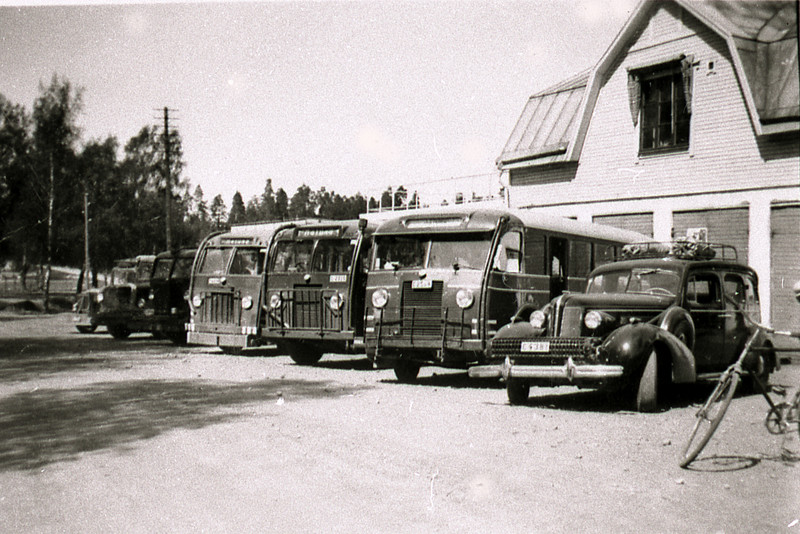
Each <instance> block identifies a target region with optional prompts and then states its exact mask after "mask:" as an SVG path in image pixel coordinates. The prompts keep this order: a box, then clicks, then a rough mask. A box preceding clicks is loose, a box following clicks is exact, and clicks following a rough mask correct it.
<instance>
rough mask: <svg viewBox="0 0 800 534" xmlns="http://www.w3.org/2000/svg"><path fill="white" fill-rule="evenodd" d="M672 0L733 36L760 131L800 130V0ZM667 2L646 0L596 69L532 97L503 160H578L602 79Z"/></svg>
mask: <svg viewBox="0 0 800 534" xmlns="http://www.w3.org/2000/svg"><path fill="white" fill-rule="evenodd" d="M672 1H673V2H675V3H676V4H678V5H679V6H680V7H681V8H683V9H685V10H686V11H688V12H689V13H691V14H692V15H693V16H695V17H696V18H697V19H698V20H700V21H701V22H703V23H704V24H706V25H707V26H708V27H709V28H711V29H712V30H713V31H715V32H716V33H717V34H718V35H720V36H721V37H722V38H723V39H724V40H725V42H726V43H727V45H728V49H729V51H730V54H731V57H732V58H733V63H734V68H735V69H736V71H737V74H738V78H739V80H741V81H742V92H743V94H744V98H745V104H746V106H747V109H748V112H749V114H750V118H751V121H752V124H753V127H754V130H755V132H756V135H759V136H760V135H765V134H771V133H779V132H786V131H796V130H798V129H800V87H799V84H800V82H799V81H798V80H800V76H799V75H798V48H797V44H798V38H797V33H798V30H797V11H798V7H797V2H796V1H792V0H765V1H759V2H753V1H751V0H672ZM660 3H661V1H660V0H641V1H640V3H639V5H638V6H637V7H636V9H634V11H633V13H632V14H631V17H630V18H629V19H628V21H627V22H626V23H625V25H624V26H623V28H622V30H621V31H620V32H619V34H618V35H617V37H616V38H615V39H614V41H613V42H612V44H611V46H610V47H609V48H608V50H607V51H606V52H605V54H604V55H603V56H602V58H601V59H600V61H599V62H598V63H597V65H595V67H594V68H592V69H590V70H588V71H586V72H583V73H580V74H578V75H576V76H573V77H572V78H569V79H567V80H565V81H563V82H561V83H559V84H557V85H554V86H552V87H550V88H548V89H545V90H544V91H541V92H538V93H536V94H534V95H533V96H531V97H530V98H529V99H528V102H527V103H526V104H525V108H524V109H523V111H522V115H521V116H520V118H519V120H518V121H517V125H516V126H515V127H514V130H513V132H512V134H511V136H510V137H509V139H508V141H507V142H506V145H505V147H504V148H503V152H502V154H501V155H500V157H499V158H498V159H497V165H498V167H500V168H501V169H509V168H514V167H521V166H527V165H531V164H536V165H542V164H551V163H558V162H567V161H573V162H575V161H578V158H579V156H580V152H581V149H582V147H583V141H584V139H585V136H586V131H587V129H588V125H589V121H590V119H591V114H592V112H593V110H594V104H595V102H596V100H597V96H598V93H599V91H600V85H601V83H600V81H601V80H602V79H604V77H605V75H606V73H607V72H608V71H609V70H610V69H612V68H613V67H614V64H615V61H616V60H617V58H618V56H619V54H621V53H623V52H624V51H625V49H626V46H627V43H628V42H629V40H630V39H631V38H632V37H633V36H634V35H635V34H636V32H638V31H640V30H641V29H642V28H643V27H644V26H645V25H646V24H647V23H648V21H649V19H650V17H651V16H652V13H653V11H654V10H656V9H657V8H658V6H659V4H660Z"/></svg>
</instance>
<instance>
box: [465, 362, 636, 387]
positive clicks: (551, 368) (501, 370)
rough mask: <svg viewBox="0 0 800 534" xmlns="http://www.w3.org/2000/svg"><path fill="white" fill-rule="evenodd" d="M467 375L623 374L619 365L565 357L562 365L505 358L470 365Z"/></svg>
mask: <svg viewBox="0 0 800 534" xmlns="http://www.w3.org/2000/svg"><path fill="white" fill-rule="evenodd" d="M468 372H469V376H471V377H473V378H503V379H504V380H508V379H509V378H527V379H548V380H561V381H566V382H573V381H598V382H600V381H604V380H608V379H613V378H620V377H621V376H623V374H624V368H623V367H622V366H621V365H603V364H600V365H598V364H581V363H575V362H574V361H573V359H572V358H567V361H566V362H564V365H527V364H516V365H515V364H513V363H512V362H511V359H510V358H506V359H505V361H504V362H503V363H502V364H500V365H479V366H475V367H470V369H469V371H468Z"/></svg>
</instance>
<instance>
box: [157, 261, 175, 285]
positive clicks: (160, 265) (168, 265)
mask: <svg viewBox="0 0 800 534" xmlns="http://www.w3.org/2000/svg"><path fill="white" fill-rule="evenodd" d="M172 261H173V260H172V258H158V259H157V260H156V266H155V267H153V280H166V279H168V278H169V271H170V270H171V269H172Z"/></svg>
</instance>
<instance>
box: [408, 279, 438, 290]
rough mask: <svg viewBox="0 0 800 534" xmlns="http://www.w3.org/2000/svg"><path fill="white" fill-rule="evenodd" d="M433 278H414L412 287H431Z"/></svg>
mask: <svg viewBox="0 0 800 534" xmlns="http://www.w3.org/2000/svg"><path fill="white" fill-rule="evenodd" d="M432 287H433V280H412V281H411V289H431V288H432Z"/></svg>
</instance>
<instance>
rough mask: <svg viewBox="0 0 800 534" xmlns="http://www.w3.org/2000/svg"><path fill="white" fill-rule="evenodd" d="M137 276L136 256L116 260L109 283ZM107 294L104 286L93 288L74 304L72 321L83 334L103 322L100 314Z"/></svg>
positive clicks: (119, 283) (130, 279) (128, 279)
mask: <svg viewBox="0 0 800 534" xmlns="http://www.w3.org/2000/svg"><path fill="white" fill-rule="evenodd" d="M135 278H136V258H125V259H121V260H117V261H116V262H114V268H113V269H112V270H111V283H110V284H109V285H112V286H113V285H123V284H127V283H129V282H132V281H133V280H134V279H135ZM104 298H105V295H104V293H103V288H96V287H94V288H91V289H88V290H86V291H82V292H81V293H79V294H78V296H77V298H76V299H75V304H73V305H72V312H73V315H72V321H73V324H74V325H75V329H76V330H77V331H78V332H80V333H81V334H90V333H92V332H94V331H95V330H96V329H97V327H98V326H100V325H101V324H104V323H103V320H102V317H101V316H100V309H101V303H102V302H103V299H104Z"/></svg>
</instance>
